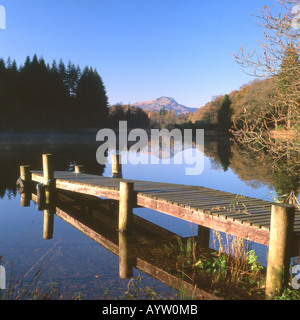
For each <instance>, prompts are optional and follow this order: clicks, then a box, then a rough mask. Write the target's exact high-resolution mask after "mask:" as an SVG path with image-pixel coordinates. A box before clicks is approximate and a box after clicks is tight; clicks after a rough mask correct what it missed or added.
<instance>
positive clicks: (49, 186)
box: [43, 154, 55, 204]
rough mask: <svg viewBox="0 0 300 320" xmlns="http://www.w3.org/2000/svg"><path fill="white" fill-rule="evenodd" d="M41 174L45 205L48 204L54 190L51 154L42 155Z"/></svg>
mask: <svg viewBox="0 0 300 320" xmlns="http://www.w3.org/2000/svg"><path fill="white" fill-rule="evenodd" d="M43 174H44V186H45V194H46V203H47V204H49V203H50V202H51V200H52V197H53V192H54V188H55V182H54V172H53V164H52V154H43Z"/></svg>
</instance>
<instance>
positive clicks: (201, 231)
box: [197, 225, 210, 248]
mask: <svg viewBox="0 0 300 320" xmlns="http://www.w3.org/2000/svg"><path fill="white" fill-rule="evenodd" d="M209 237H210V229H209V228H206V227H203V226H201V225H198V234H197V244H198V245H199V247H200V248H208V247H209Z"/></svg>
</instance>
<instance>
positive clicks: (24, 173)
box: [17, 165, 31, 207]
mask: <svg viewBox="0 0 300 320" xmlns="http://www.w3.org/2000/svg"><path fill="white" fill-rule="evenodd" d="M30 187H31V172H30V166H28V165H23V166H20V178H19V179H18V181H17V188H18V191H19V193H20V194H21V207H29V206H30V200H31V189H30Z"/></svg>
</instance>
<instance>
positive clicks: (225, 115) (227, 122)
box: [218, 94, 232, 133]
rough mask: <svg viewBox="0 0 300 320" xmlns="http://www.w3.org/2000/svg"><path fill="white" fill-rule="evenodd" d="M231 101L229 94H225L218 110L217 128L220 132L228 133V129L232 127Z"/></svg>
mask: <svg viewBox="0 0 300 320" xmlns="http://www.w3.org/2000/svg"><path fill="white" fill-rule="evenodd" d="M231 103H232V102H231V100H230V97H229V95H228V94H225V96H224V98H223V100H222V104H221V107H220V109H219V112H218V128H219V130H220V131H222V132H227V133H228V131H229V129H230V128H231V127H232V122H231Z"/></svg>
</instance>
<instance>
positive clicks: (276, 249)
mask: <svg viewBox="0 0 300 320" xmlns="http://www.w3.org/2000/svg"><path fill="white" fill-rule="evenodd" d="M294 218H295V207H294V206H292V205H281V204H278V205H272V212H271V229H270V243H269V253H268V266H267V278H266V296H267V297H268V298H271V297H274V296H277V295H280V294H281V293H282V290H283V289H284V287H286V285H287V283H288V278H289V267H290V250H291V245H292V239H293V228H294Z"/></svg>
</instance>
